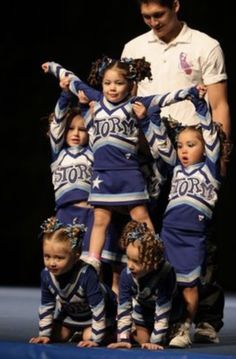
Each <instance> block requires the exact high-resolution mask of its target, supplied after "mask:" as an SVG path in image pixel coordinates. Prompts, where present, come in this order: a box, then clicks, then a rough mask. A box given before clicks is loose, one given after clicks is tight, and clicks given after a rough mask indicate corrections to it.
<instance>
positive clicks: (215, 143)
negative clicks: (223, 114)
mask: <svg viewBox="0 0 236 359" xmlns="http://www.w3.org/2000/svg"><path fill="white" fill-rule="evenodd" d="M189 95H190V99H191V101H192V103H193V105H194V106H195V109H196V114H197V116H198V118H199V122H200V124H201V128H202V135H203V138H204V141H205V152H206V157H207V159H208V161H209V162H212V164H213V166H210V167H211V169H212V168H213V167H215V164H216V162H217V161H219V158H220V139H219V135H218V133H217V130H216V126H215V123H214V122H213V120H212V117H211V114H210V112H209V109H208V105H207V102H206V101H205V100H204V99H203V98H199V96H198V91H197V89H196V88H192V89H191V90H190V91H189ZM214 175H217V173H215V172H214Z"/></svg>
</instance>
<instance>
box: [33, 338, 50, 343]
mask: <svg viewBox="0 0 236 359" xmlns="http://www.w3.org/2000/svg"><path fill="white" fill-rule="evenodd" d="M50 341H51V340H50V338H49V337H33V338H31V339H30V340H29V343H33V344H39V343H40V344H48V343H50Z"/></svg>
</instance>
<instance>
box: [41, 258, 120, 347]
mask: <svg viewBox="0 0 236 359" xmlns="http://www.w3.org/2000/svg"><path fill="white" fill-rule="evenodd" d="M116 311H117V302H116V297H115V294H114V293H113V292H112V291H111V289H110V288H109V287H108V286H106V285H104V284H101V283H100V282H99V278H98V275H97V273H96V271H95V270H94V268H93V267H91V266H90V265H87V264H85V263H83V261H79V262H78V263H77V264H76V265H75V266H74V267H73V268H72V269H71V270H70V271H69V272H68V273H65V274H63V275H61V276H54V275H53V274H52V273H50V272H49V271H48V270H47V269H46V268H45V269H43V270H42V272H41V304H40V306H39V336H47V337H50V336H51V335H52V330H53V323H54V321H56V322H59V323H60V324H61V325H65V326H67V327H69V328H71V329H72V330H73V331H78V330H80V329H83V328H86V327H89V326H91V328H92V335H91V340H92V341H94V342H96V343H97V344H101V343H102V341H103V340H104V337H105V335H106V333H107V332H108V330H111V328H112V327H114V325H115V320H116Z"/></svg>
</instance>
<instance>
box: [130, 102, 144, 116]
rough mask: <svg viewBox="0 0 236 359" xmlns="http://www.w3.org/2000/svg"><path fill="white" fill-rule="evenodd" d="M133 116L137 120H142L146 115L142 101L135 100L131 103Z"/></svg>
mask: <svg viewBox="0 0 236 359" xmlns="http://www.w3.org/2000/svg"><path fill="white" fill-rule="evenodd" d="M132 108H133V111H134V114H135V116H136V117H137V119H138V120H142V119H143V118H144V117H146V115H147V109H146V107H145V106H144V105H143V104H142V102H139V101H136V102H135V103H133V105H132Z"/></svg>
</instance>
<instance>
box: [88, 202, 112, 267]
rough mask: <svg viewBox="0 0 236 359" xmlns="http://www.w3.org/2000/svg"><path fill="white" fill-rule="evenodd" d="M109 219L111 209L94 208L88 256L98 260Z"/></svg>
mask: <svg viewBox="0 0 236 359" xmlns="http://www.w3.org/2000/svg"><path fill="white" fill-rule="evenodd" d="M110 221H111V211H110V210H109V209H106V208H95V209H94V223H93V228H92V232H91V237H90V244H89V254H88V257H90V258H93V259H94V260H97V261H100V257H101V253H102V249H103V247H104V243H105V236H106V230H107V227H108V225H109V223H110ZM91 264H92V263H91Z"/></svg>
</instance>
